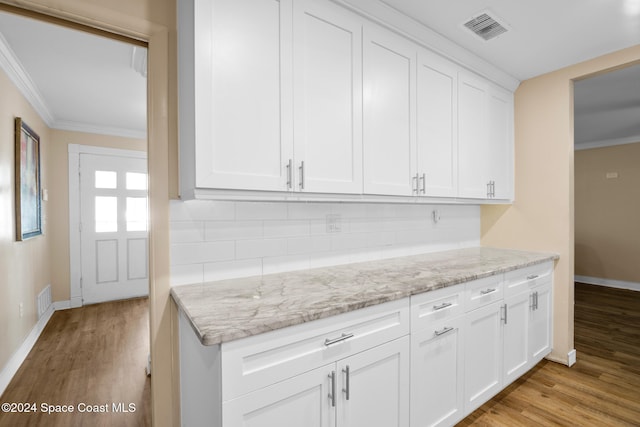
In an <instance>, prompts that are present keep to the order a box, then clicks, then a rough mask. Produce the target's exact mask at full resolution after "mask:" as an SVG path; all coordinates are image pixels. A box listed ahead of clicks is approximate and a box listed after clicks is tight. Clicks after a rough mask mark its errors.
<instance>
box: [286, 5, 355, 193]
mask: <svg viewBox="0 0 640 427" xmlns="http://www.w3.org/2000/svg"><path fill="white" fill-rule="evenodd" d="M293 40H294V90H293V92H294V141H295V142H294V147H295V148H294V157H295V163H296V164H295V167H296V168H298V169H296V171H297V174H296V179H297V180H298V181H297V186H298V189H302V190H304V191H311V192H323V193H357V194H359V193H361V192H362V102H361V99H362V23H361V22H360V20H359V19H358V18H357V17H356V16H355V15H353V14H351V13H349V12H348V11H346V10H344V9H342V8H340V7H338V6H336V5H334V4H333V3H329V2H326V1H321V0H302V1H300V0H298V1H296V2H295V3H294V27H293ZM303 163H304V166H303Z"/></svg>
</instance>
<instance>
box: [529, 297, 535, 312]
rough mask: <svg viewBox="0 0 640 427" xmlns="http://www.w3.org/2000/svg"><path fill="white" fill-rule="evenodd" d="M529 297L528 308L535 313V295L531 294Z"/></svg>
mask: <svg viewBox="0 0 640 427" xmlns="http://www.w3.org/2000/svg"><path fill="white" fill-rule="evenodd" d="M529 297H530V299H531V304H529V308H530V309H531V311H535V310H536V293H535V292H533V293H531V295H529Z"/></svg>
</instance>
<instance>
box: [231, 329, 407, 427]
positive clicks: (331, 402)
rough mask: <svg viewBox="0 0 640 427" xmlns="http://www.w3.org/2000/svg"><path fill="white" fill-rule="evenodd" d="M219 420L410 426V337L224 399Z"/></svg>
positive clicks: (264, 425)
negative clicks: (235, 396) (242, 394)
mask: <svg viewBox="0 0 640 427" xmlns="http://www.w3.org/2000/svg"><path fill="white" fill-rule="evenodd" d="M222 413H223V425H224V426H225V427H227V426H261V427H271V426H278V427H301V426H305V427H329V426H349V427H375V426H380V427H408V426H409V422H408V414H409V337H408V336H406V337H403V338H399V339H397V340H394V341H391V342H389V343H386V344H383V345H380V346H378V347H375V348H373V349H370V350H367V351H364V352H362V353H359V354H356V355H354V356H351V357H348V358H346V359H343V360H340V361H338V362H336V363H332V364H329V365H326V366H323V367H321V368H317V369H314V370H312V371H309V372H305V373H303V374H300V375H297V376H295V377H293V378H289V379H287V380H285V381H282V382H279V383H276V384H273V385H271V386H268V387H265V388H262V389H260V390H257V391H254V392H252V393H249V394H247V395H244V396H241V397H239V398H236V399H233V400H231V401H228V402H224V403H223V407H222Z"/></svg>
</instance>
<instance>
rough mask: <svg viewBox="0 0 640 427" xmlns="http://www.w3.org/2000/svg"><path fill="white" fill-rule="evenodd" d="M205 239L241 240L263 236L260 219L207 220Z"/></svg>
mask: <svg viewBox="0 0 640 427" xmlns="http://www.w3.org/2000/svg"><path fill="white" fill-rule="evenodd" d="M204 229H205V240H207V241H215V240H243V239H260V238H262V237H263V222H262V221H207V222H205V223H204Z"/></svg>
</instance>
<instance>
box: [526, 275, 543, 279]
mask: <svg viewBox="0 0 640 427" xmlns="http://www.w3.org/2000/svg"><path fill="white" fill-rule="evenodd" d="M538 277H540V276H538V275H537V274H532V275H531V276H527V280H533V279H537V278H538Z"/></svg>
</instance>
